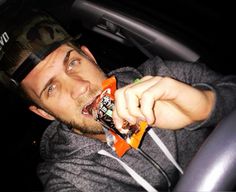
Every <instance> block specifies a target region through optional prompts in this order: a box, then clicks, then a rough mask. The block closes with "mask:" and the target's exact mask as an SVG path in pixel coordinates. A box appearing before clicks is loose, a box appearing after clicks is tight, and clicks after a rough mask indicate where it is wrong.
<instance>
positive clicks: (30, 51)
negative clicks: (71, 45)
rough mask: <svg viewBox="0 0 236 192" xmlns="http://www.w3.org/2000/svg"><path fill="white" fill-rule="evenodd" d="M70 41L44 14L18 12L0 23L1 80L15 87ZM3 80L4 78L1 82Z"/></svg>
mask: <svg viewBox="0 0 236 192" xmlns="http://www.w3.org/2000/svg"><path fill="white" fill-rule="evenodd" d="M70 40H72V37H71V36H70V35H69V34H68V33H67V32H66V31H65V30H64V28H63V27H62V26H61V25H59V23H58V22H57V21H56V20H55V19H53V18H52V17H51V16H49V15H48V14H47V13H45V12H42V11H38V10H27V11H24V12H20V13H19V14H18V15H17V17H16V15H14V17H10V16H8V17H6V18H4V20H3V21H0V71H1V73H0V75H1V76H2V77H1V78H0V79H4V81H5V80H6V79H7V78H6V77H8V78H9V80H10V81H11V82H13V83H14V84H15V85H18V84H19V83H20V82H21V81H22V80H23V79H24V78H25V76H26V75H27V74H28V73H29V72H30V71H31V70H32V69H33V68H34V67H35V66H36V65H37V64H38V63H39V62H40V61H41V60H43V59H44V58H45V57H46V56H47V55H48V54H49V53H50V52H52V51H53V50H55V49H56V48H57V47H59V46H60V45H61V44H63V43H65V42H67V41H70ZM3 76H5V78H3Z"/></svg>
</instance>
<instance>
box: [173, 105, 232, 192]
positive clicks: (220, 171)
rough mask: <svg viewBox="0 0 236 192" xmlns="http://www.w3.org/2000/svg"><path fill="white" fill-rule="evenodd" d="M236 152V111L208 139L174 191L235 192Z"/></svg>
mask: <svg viewBox="0 0 236 192" xmlns="http://www.w3.org/2000/svg"><path fill="white" fill-rule="evenodd" d="M235 149H236V110H234V111H233V112H232V113H231V114H230V115H229V116H227V117H226V118H224V119H223V120H222V121H221V122H220V123H219V124H218V125H217V127H216V128H215V129H214V130H213V132H212V133H211V134H210V135H209V137H208V138H207V139H206V140H205V142H204V143H203V145H202V146H201V148H200V150H199V151H198V152H197V154H196V155H195V156H194V158H193V159H192V160H191V162H190V164H189V165H188V167H187V169H186V171H185V174H184V175H183V176H182V177H181V178H180V180H179V182H178V183H177V185H176V186H175V189H174V192H178V191H179V192H183V191H232V190H235V186H236V182H235V180H236V152H235Z"/></svg>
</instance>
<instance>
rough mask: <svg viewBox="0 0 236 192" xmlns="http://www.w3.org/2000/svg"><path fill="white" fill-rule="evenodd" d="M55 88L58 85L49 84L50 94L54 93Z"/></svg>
mask: <svg viewBox="0 0 236 192" xmlns="http://www.w3.org/2000/svg"><path fill="white" fill-rule="evenodd" d="M55 89H56V85H55V84H51V85H49V86H48V91H47V93H48V96H50V95H52V94H53V92H54V90H55Z"/></svg>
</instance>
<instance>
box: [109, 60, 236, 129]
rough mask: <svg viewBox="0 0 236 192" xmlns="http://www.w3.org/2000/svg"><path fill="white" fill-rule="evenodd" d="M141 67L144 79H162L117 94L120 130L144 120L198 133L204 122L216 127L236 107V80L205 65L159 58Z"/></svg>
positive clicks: (140, 84) (116, 111)
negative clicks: (127, 122)
mask: <svg viewBox="0 0 236 192" xmlns="http://www.w3.org/2000/svg"><path fill="white" fill-rule="evenodd" d="M142 67H143V69H144V70H143V71H144V73H143V74H144V75H147V74H149V73H151V75H160V76H155V77H149V78H150V79H148V80H147V79H146V78H144V79H143V80H142V81H141V82H139V83H138V84H131V85H128V86H126V87H124V88H122V89H119V90H118V91H117V92H116V108H115V111H114V115H113V117H114V121H115V123H116V125H117V126H118V127H120V126H121V122H122V120H123V119H125V120H127V121H129V122H131V123H135V122H136V121H138V120H140V119H142V120H146V121H148V122H149V124H150V125H154V126H158V127H160V128H167V129H178V128H182V127H185V126H187V125H188V126H189V127H191V126H190V125H194V127H191V128H192V129H195V128H196V125H200V124H202V122H204V123H206V124H209V125H210V124H214V123H217V122H218V121H219V120H220V119H221V118H223V117H224V116H225V115H226V114H228V113H229V112H230V111H232V109H233V108H234V107H235V106H236V78H235V76H231V77H229V76H222V75H220V74H217V73H215V72H214V71H212V70H210V69H208V68H207V67H206V66H205V65H204V64H199V63H186V62H166V63H164V62H163V61H162V60H160V59H159V58H158V59H157V60H154V61H152V62H150V61H148V62H146V63H145V64H144V65H143V66H142ZM164 76H168V77H171V78H166V77H165V78H164ZM147 78H148V77H147ZM175 79H176V80H175ZM177 79H178V80H177ZM223 98H227V100H226V101H225V100H224V99H223ZM218 113H219V114H218ZM208 117H209V118H208ZM204 120H205V121H204Z"/></svg>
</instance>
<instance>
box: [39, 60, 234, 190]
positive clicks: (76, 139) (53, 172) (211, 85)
mask: <svg viewBox="0 0 236 192" xmlns="http://www.w3.org/2000/svg"><path fill="white" fill-rule="evenodd" d="M109 75H115V76H116V77H117V80H118V86H119V87H122V86H124V85H127V84H129V83H132V82H133V80H134V79H137V78H142V77H143V76H146V75H152V76H157V75H158V76H169V77H172V78H174V79H177V80H180V81H182V82H185V83H188V84H190V85H192V86H194V87H197V88H199V89H206V90H213V91H214V92H215V94H216V102H215V106H214V108H213V110H212V112H211V114H210V116H209V118H208V119H206V120H205V121H202V122H197V123H194V124H192V125H189V126H187V127H185V128H183V129H180V130H177V131H172V130H162V129H158V128H154V129H153V130H154V131H155V132H156V134H157V135H158V136H159V138H160V139H161V140H162V141H163V143H164V144H165V145H166V147H167V148H168V149H169V151H170V152H171V154H172V155H173V157H174V158H175V159H176V160H177V162H178V163H179V165H180V166H181V167H182V168H183V169H185V168H186V166H187V164H188V163H189V161H190V160H191V158H192V157H193V155H194V154H195V153H196V151H197V150H198V149H199V147H200V145H201V143H202V142H203V141H204V139H205V138H206V137H207V135H208V134H209V133H210V131H211V130H212V129H213V128H214V126H215V125H216V123H218V122H219V121H220V120H221V119H222V118H223V117H224V116H226V115H227V114H229V113H230V112H231V111H232V110H233V109H234V108H235V107H236V77H235V76H222V75H219V74H216V73H215V72H213V71H212V70H210V69H208V68H207V67H206V66H205V65H203V64H201V63H187V62H171V61H166V62H164V61H163V60H161V59H160V58H159V57H155V58H154V59H150V60H148V61H146V62H145V63H144V64H142V65H141V66H140V67H138V68H137V69H134V68H131V67H124V68H121V69H117V70H115V71H112V72H111V73H110V74H109ZM101 149H104V150H106V151H107V152H109V153H111V154H113V155H114V156H116V154H115V152H114V151H113V150H112V149H111V148H110V147H109V146H108V145H107V144H106V143H102V142H101V141H99V140H96V139H91V138H88V137H85V136H82V135H78V134H76V133H73V132H72V131H70V130H69V129H68V128H67V127H66V126H65V125H63V124H61V123H59V122H57V121H55V122H53V123H52V124H51V125H50V126H49V127H48V128H47V129H46V131H45V132H44V134H43V136H42V140H41V149H40V152H41V156H42V158H43V159H44V161H43V162H42V163H41V164H40V165H39V167H38V174H39V177H40V179H41V181H42V183H43V186H44V189H45V191H50V192H53V191H55V192H58V191H63V192H64V191H70V192H72V191H84V192H90V191H92V192H95V191H96V192H97V191H102V192H107V191H111V192H115V191H118V192H122V191H127V192H130V191H145V189H144V188H143V187H141V186H140V185H139V184H138V183H137V182H136V181H135V180H134V179H133V178H132V177H131V176H130V175H129V174H128V173H127V172H126V171H125V170H124V168H123V167H122V166H121V165H120V164H119V163H118V162H117V161H116V160H114V159H112V158H109V157H106V156H103V155H100V154H98V151H99V150H101ZM141 149H142V150H143V151H145V152H146V153H147V154H149V155H150V156H151V157H152V158H153V159H154V160H155V161H156V162H157V163H158V164H159V165H160V166H161V168H162V169H163V170H165V172H166V173H167V175H168V177H169V178H170V180H171V182H172V186H174V185H175V184H176V182H177V180H178V178H179V176H180V174H179V172H178V170H177V169H176V168H175V167H174V165H173V164H172V163H171V162H170V161H169V160H168V159H167V157H166V156H165V155H164V153H163V152H162V151H161V150H160V148H159V147H158V146H157V145H156V144H155V143H154V141H153V140H152V139H151V137H150V136H149V135H148V134H146V135H145V137H144V140H143V142H142V145H141ZM116 157H117V156H116ZM120 160H122V161H123V162H125V163H126V164H127V165H129V166H130V167H131V168H132V169H133V170H135V171H136V172H137V173H138V174H139V175H140V176H142V177H143V178H145V179H146V181H148V182H149V183H150V184H151V185H152V186H153V187H155V188H156V189H157V190H158V191H162V190H166V189H167V183H166V180H165V178H164V177H163V175H162V174H161V173H160V172H159V171H158V170H157V169H155V168H154V167H153V165H152V164H150V163H149V162H148V161H147V160H146V159H145V158H143V157H142V156H141V155H140V153H139V152H138V151H137V150H134V149H130V150H129V151H128V152H127V153H126V154H125V155H124V156H123V157H122V158H120Z"/></svg>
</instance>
